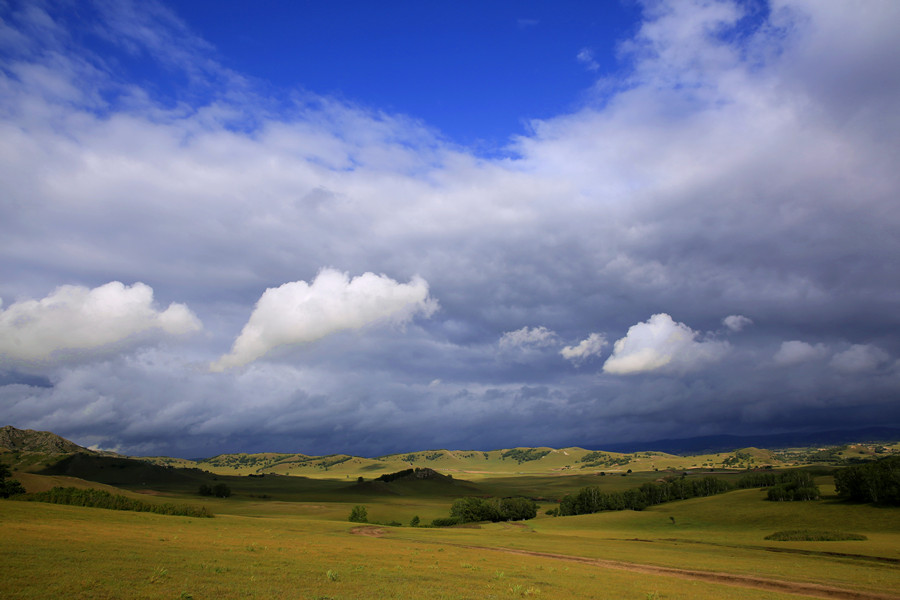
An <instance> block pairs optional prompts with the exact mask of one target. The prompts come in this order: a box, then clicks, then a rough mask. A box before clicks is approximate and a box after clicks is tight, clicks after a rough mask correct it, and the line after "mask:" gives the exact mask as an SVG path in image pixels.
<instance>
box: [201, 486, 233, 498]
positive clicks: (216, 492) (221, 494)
mask: <svg viewBox="0 0 900 600" xmlns="http://www.w3.org/2000/svg"><path fill="white" fill-rule="evenodd" d="M197 493H198V494H200V495H201V496H215V497H216V498H227V497H229V496H230V495H231V488H230V487H228V486H227V485H225V484H224V483H217V484H216V485H209V484H208V483H201V484H200V489H199V490H197Z"/></svg>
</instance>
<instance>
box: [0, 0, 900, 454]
mask: <svg viewBox="0 0 900 600" xmlns="http://www.w3.org/2000/svg"><path fill="white" fill-rule="evenodd" d="M260 6H262V7H263V8H260ZM859 6H862V7H864V8H865V10H861V9H860V8H859ZM0 19H2V20H0V240H2V243H0V264H2V265H3V271H2V277H0V298H2V304H0V422H2V423H3V424H11V425H14V426H16V427H22V428H32V429H41V430H51V431H54V432H57V433H59V434H61V435H64V436H66V437H68V438H70V439H73V440H74V441H76V442H79V443H81V444H84V445H89V446H96V447H101V448H107V449H116V450H119V451H121V452H127V453H133V454H169V455H177V456H202V455H211V454H215V453H218V452H225V451H266V450H268V451H295V452H305V453H308V454H325V453H331V452H352V453H357V454H365V455H379V454H385V453H388V452H402V451H411V450H421V449H426V448H439V447H445V448H456V449H493V448H501V447H512V446H521V445H528V446H536V445H549V446H556V447H563V446H568V445H573V444H577V445H582V446H587V447H592V448H602V447H603V446H604V444H612V443H617V442H626V441H633V440H650V439H654V438H663V437H687V436H692V435H710V434H720V433H730V434H757V433H774V432H782V431H799V430H803V431H817V430H827V429H833V428H843V427H863V426H867V425H873V424H878V425H885V424H893V425H897V424H900V406H898V404H897V402H896V398H897V397H898V392H900V361H898V359H900V337H898V335H897V332H898V331H900V328H898V317H897V315H898V314H900V313H898V311H897V299H898V297H900V289H898V287H897V286H898V282H900V272H898V267H897V266H896V261H895V259H894V257H896V256H897V255H900V247H898V246H900V242H898V236H897V235H896V232H897V231H898V229H900V208H898V204H897V201H896V200H897V197H898V192H900V175H898V172H897V169H896V164H897V158H898V156H900V143H898V141H897V140H900V114H898V111H897V110H896V106H897V105H898V100H900V64H898V62H900V58H898V57H900V47H898V46H900V42H898V41H897V39H896V37H897V36H896V35H895V32H896V30H897V26H898V25H900V5H898V4H895V3H886V2H875V1H874V0H873V1H871V2H864V3H863V4H862V5H850V4H849V3H847V4H845V3H822V2H817V1H813V0H773V1H772V2H732V1H728V0H719V1H700V0H697V1H687V0H686V1H679V2H666V1H647V2H623V3H614V2H608V3H607V2H603V3H595V2H570V3H562V4H560V3H555V4H553V5H552V6H551V5H550V4H548V3H525V2H509V3H502V2H497V3H489V4H488V5H487V6H484V5H483V4H482V3H458V2H457V3H446V4H440V3H413V2H408V3H393V4H391V5H389V6H388V7H384V6H381V5H378V4H375V3H333V2H332V3H301V2H272V3H267V4H263V5H259V4H256V3H253V4H251V3H237V2H177V3H176V2H172V3H165V2H105V1H100V0H97V1H92V2H78V3H72V2H63V1H56V2H52V1H48V2H37V1H34V2H2V3H0Z"/></svg>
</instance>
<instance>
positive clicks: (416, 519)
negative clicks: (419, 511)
mask: <svg viewBox="0 0 900 600" xmlns="http://www.w3.org/2000/svg"><path fill="white" fill-rule="evenodd" d="M419 522H420V521H419V515H416V516H414V517H413V518H412V519H411V520H410V521H409V526H410V527H418V526H419Z"/></svg>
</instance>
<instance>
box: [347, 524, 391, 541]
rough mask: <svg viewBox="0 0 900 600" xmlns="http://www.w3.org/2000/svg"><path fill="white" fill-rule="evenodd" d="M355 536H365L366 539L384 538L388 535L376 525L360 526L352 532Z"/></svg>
mask: <svg viewBox="0 0 900 600" xmlns="http://www.w3.org/2000/svg"><path fill="white" fill-rule="evenodd" d="M350 533H352V534H353V535H364V536H366V537H377V538H380V537H383V536H384V534H385V533H387V532H386V531H385V530H384V529H383V528H381V527H376V526H375V525H360V526H358V527H354V528H352V529H351V530H350Z"/></svg>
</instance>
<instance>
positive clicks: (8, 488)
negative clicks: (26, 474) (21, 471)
mask: <svg viewBox="0 0 900 600" xmlns="http://www.w3.org/2000/svg"><path fill="white" fill-rule="evenodd" d="M10 475H12V473H10V471H9V467H7V466H6V465H0V498H9V497H10V496H18V495H19V494H24V493H25V488H24V487H22V484H21V483H19V482H18V481H17V480H15V479H8V477H9V476H10Z"/></svg>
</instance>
